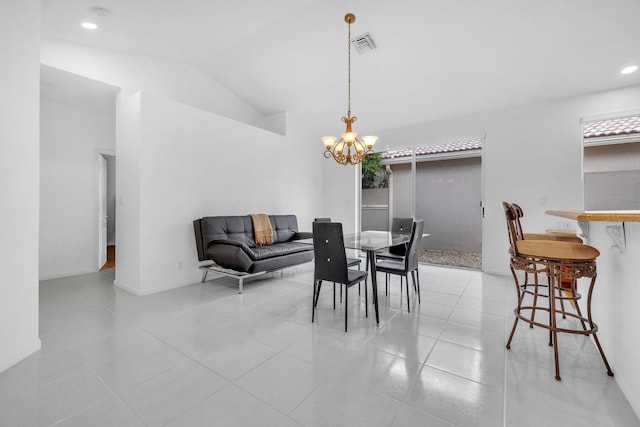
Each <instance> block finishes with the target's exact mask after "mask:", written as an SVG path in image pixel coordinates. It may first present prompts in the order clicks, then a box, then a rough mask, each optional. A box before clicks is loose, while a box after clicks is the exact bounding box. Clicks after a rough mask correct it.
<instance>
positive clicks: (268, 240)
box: [249, 214, 273, 246]
mask: <svg viewBox="0 0 640 427" xmlns="http://www.w3.org/2000/svg"><path fill="white" fill-rule="evenodd" d="M249 215H250V216H251V221H252V222H253V234H254V236H255V239H256V244H257V245H260V246H262V245H270V244H272V243H273V229H272V228H271V221H269V217H268V216H267V214H249Z"/></svg>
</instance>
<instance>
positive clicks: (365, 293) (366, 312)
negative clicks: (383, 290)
mask: <svg viewBox="0 0 640 427" xmlns="http://www.w3.org/2000/svg"><path fill="white" fill-rule="evenodd" d="M358 286H360V284H359V283H358ZM367 299H368V298H367V281H366V279H365V282H364V317H369V303H368V302H367Z"/></svg>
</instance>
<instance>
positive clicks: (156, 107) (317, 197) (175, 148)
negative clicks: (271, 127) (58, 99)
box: [116, 92, 323, 295]
mask: <svg viewBox="0 0 640 427" xmlns="http://www.w3.org/2000/svg"><path fill="white" fill-rule="evenodd" d="M139 100H140V104H139V106H140V116H139V117H140V121H139V123H140V128H139V129H140V138H139V139H137V140H136V138H128V139H120V138H119V139H118V146H117V153H118V175H117V179H118V184H117V187H118V189H121V188H122V184H121V182H122V181H121V178H122V179H125V177H126V176H127V175H129V176H136V175H137V176H138V179H139V189H138V190H137V191H138V194H139V197H138V199H137V201H136V200H135V199H134V198H132V197H129V196H128V195H126V194H122V193H120V190H118V191H119V194H121V195H123V196H124V200H125V201H124V202H123V206H118V209H120V210H119V213H118V221H120V218H122V217H127V218H130V219H131V218H132V217H133V216H134V215H133V214H132V212H129V211H128V210H127V209H132V210H135V209H139V218H140V221H139V223H138V224H137V230H136V226H135V224H133V221H132V226H131V229H130V230H129V231H124V230H123V228H122V227H121V223H120V222H118V253H117V265H118V268H117V269H116V282H117V285H118V286H120V287H122V288H125V289H127V290H129V291H131V292H133V293H136V294H139V295H144V294H149V293H153V292H157V291H161V290H165V289H169V288H173V287H177V286H181V285H185V284H189V283H194V282H197V281H198V280H199V278H200V272H199V270H198V268H197V267H198V265H199V262H198V260H197V254H196V248H195V238H194V233H193V225H192V221H193V220H194V219H197V218H200V217H203V216H213V215H246V214H249V213H257V212H266V213H269V214H295V215H297V217H298V225H299V228H300V230H307V231H310V230H311V222H312V220H313V218H314V217H316V216H320V214H321V211H322V198H321V187H322V174H321V166H320V165H321V161H322V160H323V159H322V157H321V155H320V156H318V154H319V151H318V147H317V146H315V145H313V144H309V143H308V141H310V140H312V138H313V135H312V134H310V132H309V131H308V130H307V129H306V128H304V127H301V126H300V125H295V123H297V122H296V121H295V120H288V121H287V123H290V124H289V125H288V127H287V136H286V137H285V136H282V135H279V134H275V133H272V132H268V131H265V130H263V129H259V128H256V127H253V126H249V125H246V124H244V123H240V122H238V121H234V120H230V119H228V118H225V117H221V116H219V115H216V114H212V113H210V112H207V111H203V110H200V109H197V108H193V107H191V106H187V105H184V104H181V103H178V102H175V101H172V100H170V99H167V98H164V97H161V96H158V95H155V94H148V93H145V92H142V93H141V94H140V95H139ZM133 103H134V102H133V100H132V104H133ZM132 117H134V115H129V116H128V120H129V119H131V118H132ZM291 123H294V125H292V124H291ZM129 124H131V123H129ZM319 145H320V144H319ZM320 148H321V145H320ZM135 150H139V151H138V154H137V158H138V160H139V161H138V162H135V161H131V160H132V159H133V158H134V157H136V156H129V155H127V154H126V153H127V152H128V151H135ZM320 153H321V151H320ZM123 157H125V158H127V159H128V160H127V162H126V163H125V162H124V161H123ZM127 181H129V180H127ZM135 186H136V184H135V182H128V183H127V187H131V188H133V187H135ZM134 240H137V242H135V241H134ZM124 241H126V245H127V246H129V245H131V246H132V247H138V253H139V256H140V258H139V277H135V276H134V275H133V274H129V273H127V274H126V275H125V274H124V270H123V268H125V269H127V271H130V272H134V271H135V268H134V266H133V263H134V262H132V261H136V260H132V259H130V258H129V257H128V256H121V251H120V247H121V246H122V245H121V242H124ZM180 266H182V267H180Z"/></svg>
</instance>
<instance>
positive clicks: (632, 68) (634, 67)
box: [620, 65, 638, 74]
mask: <svg viewBox="0 0 640 427" xmlns="http://www.w3.org/2000/svg"><path fill="white" fill-rule="evenodd" d="M637 69H638V66H637V65H629V66H628V67H624V68H623V69H622V70H620V74H631V73H633V72H634V71H636V70H637Z"/></svg>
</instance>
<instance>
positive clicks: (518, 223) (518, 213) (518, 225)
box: [511, 203, 524, 240]
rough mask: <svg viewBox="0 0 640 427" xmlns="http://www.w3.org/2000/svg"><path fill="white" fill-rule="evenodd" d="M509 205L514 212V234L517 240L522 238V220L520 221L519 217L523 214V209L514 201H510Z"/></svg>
mask: <svg viewBox="0 0 640 427" xmlns="http://www.w3.org/2000/svg"><path fill="white" fill-rule="evenodd" d="M511 206H512V207H513V210H514V211H515V213H516V224H515V225H516V236H517V237H518V240H524V231H522V222H521V221H520V219H521V218H522V217H523V216H524V211H523V210H522V208H521V207H520V205H518V204H516V203H511Z"/></svg>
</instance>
